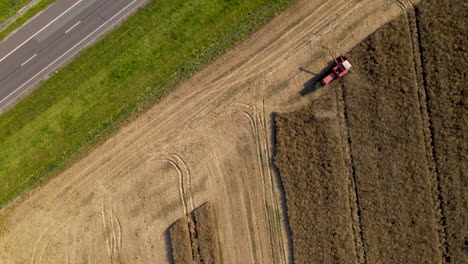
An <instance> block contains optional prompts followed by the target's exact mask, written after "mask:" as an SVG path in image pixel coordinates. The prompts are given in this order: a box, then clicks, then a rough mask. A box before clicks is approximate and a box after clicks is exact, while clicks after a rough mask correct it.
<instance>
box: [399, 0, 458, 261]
mask: <svg viewBox="0 0 468 264" xmlns="http://www.w3.org/2000/svg"><path fill="white" fill-rule="evenodd" d="M406 16H407V20H408V27H409V31H410V33H411V42H412V46H413V58H414V68H415V73H416V85H417V88H418V97H419V107H420V114H421V119H422V121H423V134H424V139H425V141H426V142H425V146H426V156H427V162H428V165H429V170H430V174H431V175H432V179H430V180H431V185H432V186H431V189H432V195H431V196H432V198H433V201H434V206H435V208H434V209H435V210H434V212H435V214H436V217H437V218H438V219H435V220H436V223H437V226H438V230H437V233H438V235H439V243H440V247H441V250H442V252H441V254H442V258H443V259H444V260H445V262H446V263H451V261H450V255H449V252H448V248H449V246H448V243H447V222H446V221H447V220H446V216H445V208H444V206H443V204H444V202H443V201H444V199H443V196H442V189H441V188H442V187H441V184H440V182H441V180H440V173H439V164H438V162H437V159H436V153H435V152H436V149H435V146H434V125H433V123H432V113H431V110H430V108H429V107H428V100H429V99H430V98H429V97H430V94H429V91H428V85H427V76H426V72H427V71H426V69H425V67H424V63H423V61H424V58H423V54H422V52H421V33H420V32H421V31H420V24H419V21H420V19H419V14H418V11H417V7H416V6H413V7H412V8H411V9H409V10H408V11H407V12H406Z"/></svg>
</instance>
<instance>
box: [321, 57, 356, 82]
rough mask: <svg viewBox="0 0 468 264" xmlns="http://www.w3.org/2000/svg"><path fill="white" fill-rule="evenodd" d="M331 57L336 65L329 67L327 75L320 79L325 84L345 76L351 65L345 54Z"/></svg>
mask: <svg viewBox="0 0 468 264" xmlns="http://www.w3.org/2000/svg"><path fill="white" fill-rule="evenodd" d="M333 59H334V60H335V63H336V65H335V66H334V67H333V68H332V69H331V71H330V73H328V75H327V76H325V77H323V79H322V80H320V82H321V83H322V85H327V84H329V83H331V82H333V81H334V80H336V79H338V78H341V77H343V76H345V75H346V74H347V73H348V72H349V69H351V67H352V65H351V62H350V61H349V58H348V57H347V56H339V57H338V58H335V57H333Z"/></svg>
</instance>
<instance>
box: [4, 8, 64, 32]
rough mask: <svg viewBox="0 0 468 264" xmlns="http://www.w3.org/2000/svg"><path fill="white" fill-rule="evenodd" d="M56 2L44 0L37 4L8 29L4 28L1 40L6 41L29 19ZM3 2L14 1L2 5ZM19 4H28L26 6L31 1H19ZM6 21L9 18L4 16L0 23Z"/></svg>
mask: <svg viewBox="0 0 468 264" xmlns="http://www.w3.org/2000/svg"><path fill="white" fill-rule="evenodd" d="M55 1H56V0H42V1H40V2H39V3H37V4H36V5H34V6H33V7H32V8H31V9H29V10H28V11H26V12H25V13H24V14H23V15H22V16H20V17H18V19H16V20H15V21H14V22H13V23H11V24H10V25H8V26H7V27H6V28H4V29H3V30H2V31H0V40H2V39H4V38H5V37H6V36H7V35H8V34H10V33H11V32H12V31H14V30H15V29H17V28H19V27H20V26H21V25H23V24H24V23H25V22H26V21H28V19H30V18H31V17H33V16H35V15H36V14H37V13H39V12H40V11H42V10H44V9H45V8H46V7H48V6H49V5H50V4H52V3H53V2H55ZM3 2H13V0H12V1H2V2H0V3H3ZM17 2H26V4H27V2H30V0H29V1H17ZM0 6H1V4H0ZM0 9H1V7H0ZM19 9H20V8H18V10H19ZM18 10H16V11H15V12H17V11H18ZM2 13H3V12H2ZM13 14H14V13H13ZM13 14H11V15H13ZM11 15H10V16H11ZM6 19H8V17H6V18H4V17H3V16H2V17H1V18H0V23H2V22H4V21H5V20H6Z"/></svg>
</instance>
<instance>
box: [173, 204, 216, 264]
mask: <svg viewBox="0 0 468 264" xmlns="http://www.w3.org/2000/svg"><path fill="white" fill-rule="evenodd" d="M217 231H218V229H217V227H216V219H215V215H214V208H213V205H212V204H211V203H210V202H206V203H204V204H203V205H201V206H200V207H198V208H197V209H195V211H193V212H191V213H190V214H189V215H188V216H186V217H182V218H181V219H179V220H177V222H175V223H174V224H173V225H172V226H171V227H170V228H169V233H170V236H171V251H172V256H173V261H174V264H189V263H200V264H201V263H204V264H217V263H220V255H219V252H220V251H219V245H218V244H219V241H218V234H217Z"/></svg>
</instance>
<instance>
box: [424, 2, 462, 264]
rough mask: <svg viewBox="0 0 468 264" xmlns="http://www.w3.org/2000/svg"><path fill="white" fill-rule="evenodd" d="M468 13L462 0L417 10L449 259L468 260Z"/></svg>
mask: <svg viewBox="0 0 468 264" xmlns="http://www.w3.org/2000/svg"><path fill="white" fill-rule="evenodd" d="M467 14H468V6H467V5H466V1H463V0H437V1H422V2H421V3H420V4H419V5H418V6H417V8H416V18H417V25H418V30H419V41H420V45H421V51H422V52H421V60H422V66H423V77H424V85H425V91H426V94H427V100H428V103H427V105H428V113H429V117H430V131H431V136H432V143H433V144H432V147H433V152H434V158H435V161H436V172H437V182H436V183H435V184H436V185H437V193H436V197H435V199H438V200H439V201H440V204H441V213H442V216H443V217H442V219H441V224H442V225H443V226H444V228H445V230H444V231H445V236H446V245H445V247H446V250H447V254H448V255H447V256H446V259H445V261H446V262H447V263H468V221H467V217H466V216H467V215H468V205H467V204H468V195H467V191H466V190H467V189H468V173H467V172H468V167H467V164H468V118H467V117H468V115H467V112H468V111H467V110H468V107H467V106H468V97H467V94H468V86H467V81H468V80H467V75H466V69H467V68H468V39H467V38H466V36H467V35H468V27H467V23H466V21H467Z"/></svg>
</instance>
